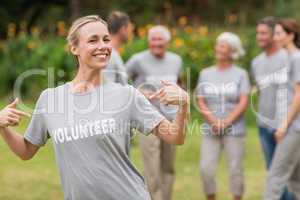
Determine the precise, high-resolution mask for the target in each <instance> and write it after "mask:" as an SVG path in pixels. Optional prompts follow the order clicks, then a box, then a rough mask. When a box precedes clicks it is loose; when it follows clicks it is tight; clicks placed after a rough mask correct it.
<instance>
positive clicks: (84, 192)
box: [1, 15, 189, 200]
mask: <svg viewBox="0 0 300 200" xmlns="http://www.w3.org/2000/svg"><path fill="white" fill-rule="evenodd" d="M67 39H68V43H69V46H70V51H71V53H72V54H73V55H74V56H75V57H76V59H77V61H78V72H77V75H76V76H75V78H74V79H73V80H72V81H71V82H68V83H66V84H64V85H62V86H59V87H56V88H53V89H47V90H45V91H43V92H42V94H41V96H40V97H39V99H38V101H37V104H36V108H35V112H34V115H33V117H32V120H31V122H30V125H29V127H28V128H27V131H26V133H25V135H24V137H23V136H21V135H20V134H17V133H16V132H15V131H13V130H11V129H10V128H7V127H6V126H4V127H2V130H1V135H2V136H3V139H4V140H5V142H6V143H7V144H8V145H9V146H10V148H11V150H12V151H13V152H14V153H15V154H16V155H17V156H19V157H20V158H21V159H23V160H29V159H31V158H32V157H33V156H34V155H35V154H36V153H37V151H38V150H39V148H40V147H42V146H43V145H45V143H46V142H47V140H48V138H49V137H50V138H52V141H53V145H54V149H55V153H56V159H57V163H58V167H59V171H60V176H61V182H62V186H63V190H64V195H65V199H68V200H99V199H111V200H119V199H124V200H141V199H145V200H146V199H147V200H149V199H151V197H150V194H149V192H148V190H147V188H146V185H145V182H144V179H143V177H142V176H141V175H140V173H139V172H138V171H137V170H136V168H135V167H134V165H133V164H132V163H131V161H130V159H129V157H128V146H129V145H128V143H129V142H130V128H131V127H135V128H138V129H139V130H140V132H142V133H143V134H145V135H147V134H148V133H150V132H153V133H154V134H155V135H157V136H158V137H160V138H162V139H163V140H165V141H167V142H169V143H171V144H183V142H184V138H185V129H186V123H187V116H188V107H189V97H188V95H187V93H186V92H185V91H183V90H182V89H180V88H179V87H178V86H176V85H174V84H171V83H168V82H164V87H163V88H162V89H161V90H159V91H158V92H157V93H156V94H154V95H152V98H157V99H159V100H161V101H163V102H165V103H167V104H175V105H179V107H180V111H179V112H178V114H177V117H176V119H175V121H174V122H169V121H168V120H166V119H165V118H164V117H163V116H162V115H161V114H160V113H159V112H158V111H156V109H155V108H153V107H152V105H151V104H150V103H149V101H148V100H147V99H146V98H145V97H144V96H143V95H141V93H139V92H138V91H137V90H135V89H134V88H133V87H130V86H122V85H120V84H117V83H110V82H105V81H104V79H103V78H102V76H101V74H102V70H103V69H104V68H105V67H106V66H107V64H108V62H109V59H110V55H111V43H110V35H109V33H108V29H107V25H106V22H105V21H103V20H102V19H101V18H100V17H98V16H94V15H92V16H86V17H82V18H79V19H77V20H76V21H75V22H74V23H73V24H72V26H71V28H70V31H69V34H68V38H67ZM7 109H9V108H7ZM20 115H21V113H19V114H18V113H14V115H10V118H12V119H13V120H12V123H10V124H8V125H14V124H16V123H17V122H18V121H19V119H20ZM4 116H6V115H4ZM6 125H7V124H6ZM45 198H46V199H47V197H45Z"/></svg>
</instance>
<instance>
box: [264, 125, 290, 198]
mask: <svg viewBox="0 0 300 200" xmlns="http://www.w3.org/2000/svg"><path fill="white" fill-rule="evenodd" d="M275 132H276V130H275V129H271V128H267V127H263V126H259V136H260V142H261V145H262V148H263V151H264V157H265V161H266V166H267V169H268V170H269V168H270V165H271V163H272V158H273V155H274V152H275V149H276V139H275ZM281 200H294V198H293V194H292V193H290V192H289V191H288V189H287V187H286V188H285V189H284V193H283V194H282V197H281Z"/></svg>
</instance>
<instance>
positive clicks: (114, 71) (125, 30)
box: [104, 11, 132, 85]
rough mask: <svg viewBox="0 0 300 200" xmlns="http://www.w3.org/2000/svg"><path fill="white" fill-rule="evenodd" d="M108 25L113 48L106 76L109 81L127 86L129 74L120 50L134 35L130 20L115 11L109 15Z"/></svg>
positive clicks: (124, 14) (123, 14)
mask: <svg viewBox="0 0 300 200" xmlns="http://www.w3.org/2000/svg"><path fill="white" fill-rule="evenodd" d="M107 23H108V29H109V32H110V35H111V44H112V47H113V48H112V53H111V59H110V62H109V64H108V66H107V68H106V70H105V72H104V74H105V77H106V78H107V79H108V80H110V81H113V82H116V83H120V84H122V85H125V84H127V74H126V70H125V67H124V62H123V60H122V58H121V56H120V53H119V49H120V47H121V46H122V45H124V44H125V43H126V42H127V41H128V38H129V37H130V35H131V34H132V26H131V23H130V18H129V16H128V15H127V14H126V13H124V12H120V11H113V12H111V14H110V15H109V17H108V19H107Z"/></svg>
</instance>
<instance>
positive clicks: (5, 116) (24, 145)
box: [0, 99, 39, 160]
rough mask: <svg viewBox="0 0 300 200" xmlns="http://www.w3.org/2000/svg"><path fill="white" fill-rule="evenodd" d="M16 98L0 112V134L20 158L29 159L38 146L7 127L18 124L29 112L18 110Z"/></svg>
mask: <svg viewBox="0 0 300 200" xmlns="http://www.w3.org/2000/svg"><path fill="white" fill-rule="evenodd" d="M17 104H18V99H16V100H15V101H14V102H13V103H11V104H9V105H8V106H6V107H5V108H4V109H3V110H1V112H0V127H1V128H0V134H1V136H2V138H3V139H4V141H5V142H6V143H7V144H8V146H9V147H10V149H11V150H12V151H13V152H14V153H15V154H16V155H17V156H19V157H20V158H21V159H22V160H29V159H30V158H32V157H33V156H34V154H35V153H36V152H37V151H38V149H39V147H38V146H35V145H33V144H31V143H30V142H28V141H27V140H26V139H25V138H24V137H23V136H22V135H20V134H18V133H17V132H15V131H13V130H12V129H10V128H8V126H16V125H18V124H19V122H20V120H21V117H24V116H27V117H30V115H29V114H27V113H25V112H22V111H20V110H18V109H17V108H16V107H17Z"/></svg>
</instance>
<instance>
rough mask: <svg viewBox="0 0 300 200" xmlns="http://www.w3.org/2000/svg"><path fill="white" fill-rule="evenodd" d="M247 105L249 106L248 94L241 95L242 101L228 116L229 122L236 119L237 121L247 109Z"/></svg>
mask: <svg viewBox="0 0 300 200" xmlns="http://www.w3.org/2000/svg"><path fill="white" fill-rule="evenodd" d="M247 106H248V96H247V95H242V96H241V97H240V101H239V103H238V104H237V106H236V107H235V108H234V109H233V111H232V112H231V113H230V114H229V115H228V117H227V118H226V121H227V123H229V124H232V123H234V122H235V121H237V120H238V119H239V118H240V117H241V115H243V114H244V112H245V111H246V110H247Z"/></svg>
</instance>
